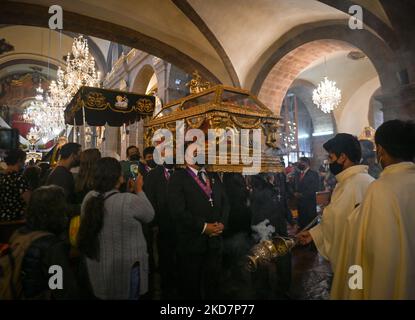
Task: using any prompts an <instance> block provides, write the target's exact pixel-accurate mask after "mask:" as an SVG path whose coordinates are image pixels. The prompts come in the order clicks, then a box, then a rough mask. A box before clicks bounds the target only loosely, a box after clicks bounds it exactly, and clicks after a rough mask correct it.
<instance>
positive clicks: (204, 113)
mask: <svg viewBox="0 0 415 320" xmlns="http://www.w3.org/2000/svg"><path fill="white" fill-rule="evenodd" d="M194 75H195V79H193V80H192V81H191V82H190V83H189V86H190V92H191V94H190V95H189V96H187V97H185V98H182V99H179V100H176V101H173V102H171V103H168V104H166V105H165V106H164V107H163V108H162V109H161V110H160V111H159V112H158V113H156V114H155V115H154V116H153V117H152V118H151V119H150V121H148V122H146V123H145V124H144V144H145V145H146V146H151V145H153V146H156V145H157V143H160V141H162V140H163V138H161V140H160V139H159V137H158V136H157V135H158V133H160V132H161V130H162V129H167V130H168V131H169V132H171V133H172V135H173V141H172V142H173V145H174V146H172V147H173V149H174V150H175V151H176V152H177V151H178V150H183V149H180V148H181V146H183V144H184V143H185V136H186V135H187V133H188V132H189V131H190V130H191V129H199V130H200V131H201V132H202V133H203V135H204V136H205V138H206V140H207V141H205V149H206V150H205V155H208V154H209V157H211V158H209V159H208V156H207V157H206V168H207V170H209V171H212V172H239V173H245V171H243V170H244V169H246V167H247V163H246V162H245V163H244V161H243V155H246V156H248V157H249V156H251V157H252V159H253V160H252V164H254V163H255V161H256V163H257V164H258V168H259V170H258V171H257V172H255V173H259V172H281V171H282V170H283V167H282V165H281V162H280V155H279V150H280V141H279V128H280V127H281V124H280V120H281V118H280V117H279V116H277V115H275V114H273V112H272V111H271V110H269V109H268V108H267V107H266V106H265V105H264V104H263V103H262V102H260V101H259V100H258V99H257V98H256V97H254V96H253V95H252V94H250V92H249V91H247V90H242V89H238V88H233V87H227V86H223V85H216V86H213V87H210V86H209V85H208V84H206V83H201V82H200V76H198V74H197V73H195V74H194ZM179 131H181V133H180V132H179ZM255 131H256V133H259V134H258V135H257V138H258V139H257V141H254V140H255V137H254V132H255ZM212 134H213V135H214V137H215V138H214V139H210V137H212ZM244 134H245V135H246V140H245V141H242V140H243V139H242V138H241V137H242V136H243V135H244ZM248 136H249V137H248ZM186 141H188V140H187V139H186ZM244 142H245V143H244ZM255 142H257V144H256V145H255ZM221 144H222V146H224V147H222V149H220V148H221V147H220V145H221ZM236 145H237V146H240V148H236V149H233V146H236ZM211 150H216V151H215V152H214V156H213V159H212V153H211V152H210V151H211ZM220 150H222V151H224V152H222V153H221V151H220ZM235 150H236V151H235Z"/></svg>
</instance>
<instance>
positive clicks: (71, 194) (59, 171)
mask: <svg viewBox="0 0 415 320" xmlns="http://www.w3.org/2000/svg"><path fill="white" fill-rule="evenodd" d="M59 156H60V158H59V161H58V164H57V166H56V167H55V169H53V170H52V171H51V173H50V174H49V176H48V178H47V180H46V185H56V186H59V187H61V188H63V191H64V192H65V196H66V200H67V201H68V204H70V205H71V208H70V211H71V212H70V213H69V214H70V215H76V214H79V213H80V212H79V210H80V206H79V205H76V197H75V181H74V178H73V175H72V173H71V169H72V168H74V167H77V166H79V163H80V157H81V145H80V144H78V143H74V142H70V143H67V144H65V145H63V146H62V148H61V149H60V151H59Z"/></svg>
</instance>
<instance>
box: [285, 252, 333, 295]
mask: <svg viewBox="0 0 415 320" xmlns="http://www.w3.org/2000/svg"><path fill="white" fill-rule="evenodd" d="M331 281H332V273H331V269H330V265H329V263H328V262H327V261H326V260H325V259H323V258H322V257H321V256H320V255H319V254H318V253H317V251H316V250H315V248H313V247H312V246H308V247H297V248H295V249H294V250H293V252H292V282H291V290H290V297H291V298H292V299H303V300H325V299H329V293H330V286H331Z"/></svg>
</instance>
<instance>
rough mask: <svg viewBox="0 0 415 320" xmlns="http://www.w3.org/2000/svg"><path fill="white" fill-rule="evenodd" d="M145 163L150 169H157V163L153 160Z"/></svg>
mask: <svg viewBox="0 0 415 320" xmlns="http://www.w3.org/2000/svg"><path fill="white" fill-rule="evenodd" d="M146 163H147V165H148V166H149V167H150V168H151V169H153V168H155V167H157V163H156V162H155V161H154V160H153V159H152V160H148V161H146Z"/></svg>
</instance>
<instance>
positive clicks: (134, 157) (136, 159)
mask: <svg viewBox="0 0 415 320" xmlns="http://www.w3.org/2000/svg"><path fill="white" fill-rule="evenodd" d="M130 161H140V155H139V154H136V153H135V154H132V155H131V156H130Z"/></svg>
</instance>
